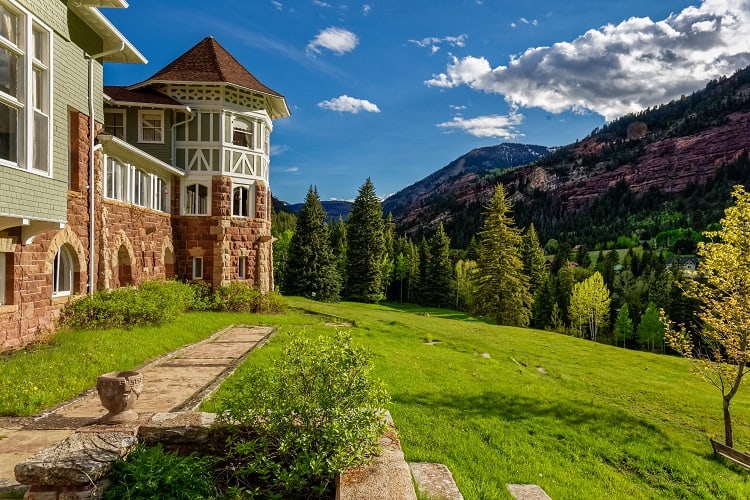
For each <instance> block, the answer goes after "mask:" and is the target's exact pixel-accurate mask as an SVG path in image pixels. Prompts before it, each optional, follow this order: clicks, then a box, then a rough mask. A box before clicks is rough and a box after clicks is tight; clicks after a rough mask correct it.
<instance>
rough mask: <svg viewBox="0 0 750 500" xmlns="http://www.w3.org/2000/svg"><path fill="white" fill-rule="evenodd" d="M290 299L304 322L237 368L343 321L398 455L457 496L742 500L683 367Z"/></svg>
mask: <svg viewBox="0 0 750 500" xmlns="http://www.w3.org/2000/svg"><path fill="white" fill-rule="evenodd" d="M290 301H291V304H292V306H293V307H294V308H295V309H296V310H297V313H298V312H303V311H304V312H306V313H307V316H301V315H298V314H297V313H295V312H292V313H290V314H289V315H287V319H286V325H285V326H284V327H283V328H282V329H281V330H282V333H281V335H279V336H277V337H276V338H275V339H274V340H273V341H271V342H270V343H269V344H268V345H267V347H265V348H264V349H261V350H259V351H257V352H256V353H254V354H253V355H252V356H251V358H250V362H251V363H272V362H273V358H274V356H277V355H279V353H280V345H281V343H282V342H283V340H284V335H283V331H284V330H287V329H289V328H304V329H305V330H306V331H307V332H308V333H309V334H311V335H319V334H325V333H326V332H332V331H333V330H334V329H335V328H337V327H336V326H330V323H337V322H338V323H343V322H349V323H351V324H352V325H353V326H352V327H350V328H347V329H349V330H351V331H352V332H353V335H354V339H355V340H356V341H358V342H360V343H362V344H364V345H366V346H367V347H368V349H369V350H370V351H371V352H372V356H373V361H374V363H375V365H376V374H377V375H378V376H379V377H380V378H382V379H383V380H384V381H385V382H386V383H387V385H388V387H389V390H390V393H391V398H392V404H391V406H390V408H389V409H390V411H391V413H392V415H393V418H394V420H395V422H396V427H397V429H398V431H399V433H400V435H401V438H402V446H403V449H404V452H405V454H406V458H407V460H409V461H428V462H440V463H444V464H446V465H448V467H449V468H450V469H451V471H452V472H453V474H454V476H455V478H456V481H457V483H458V486H459V489H460V490H461V492H462V493H463V495H464V497H465V498H466V499H467V500H468V499H487V498H509V495H508V494H507V492H506V489H505V484H506V483H534V484H539V485H540V486H542V487H543V488H544V489H545V490H546V491H547V493H548V494H549V495H550V496H551V497H552V498H554V499H564V498H571V499H582V498H602V497H603V496H605V495H606V496H608V497H610V498H628V499H630V498H750V481H748V477H749V476H748V473H747V472H746V471H744V470H743V469H741V468H739V467H737V466H734V465H730V464H726V463H724V462H722V461H719V460H716V459H714V458H713V455H712V451H711V447H710V444H709V442H708V437H709V436H720V434H721V432H722V430H723V427H722V421H721V404H720V396H719V393H718V391H716V389H714V388H713V387H712V386H710V385H708V384H707V383H705V382H702V381H701V380H700V379H698V378H697V377H696V376H694V375H691V374H690V373H689V364H688V363H687V362H686V361H684V360H682V359H678V358H675V357H668V356H662V355H656V354H650V353H642V352H636V351H632V350H624V349H619V348H615V347H610V346H605V345H601V344H596V343H593V342H590V341H585V340H581V339H576V338H572V337H566V336H563V335H560V334H554V333H548V332H541V331H535V330H527V329H519V328H509V327H499V326H494V325H488V324H486V323H483V322H479V321H472V320H471V319H470V318H466V317H465V316H464V315H461V314H459V313H455V312H451V311H436V310H429V314H430V315H429V316H425V315H422V314H419V313H420V312H423V311H427V309H424V308H416V307H412V306H404V307H401V306H396V305H378V306H368V305H362V304H351V303H340V304H321V303H317V302H313V301H308V300H304V299H297V298H292V299H290ZM310 313H314V314H320V315H322V316H321V317H315V316H314V315H310ZM294 316H296V317H298V318H299V321H290V319H291V317H294ZM305 323H307V324H305ZM326 323H329V325H328V326H327V325H326ZM303 325H304V326H303ZM427 338H433V339H436V340H439V341H440V342H439V343H438V344H436V345H426V344H425V342H424V341H423V340H424V339H427ZM482 353H487V354H489V356H490V357H489V358H485V357H482V356H481V354H482ZM225 390H231V383H230V384H227V386H226V388H225ZM216 397H217V398H220V397H221V393H219V394H217V396H216ZM207 407H209V408H210V407H211V405H210V404H209V405H207ZM733 410H734V416H735V445H736V446H737V447H738V448H740V449H747V448H749V447H750V446H748V445H750V426H749V424H750V393H748V392H747V390H746V391H745V392H744V393H741V394H740V395H739V396H738V397H737V398H736V401H735V403H734V406H733Z"/></svg>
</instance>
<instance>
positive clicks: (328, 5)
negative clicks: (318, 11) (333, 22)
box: [313, 0, 331, 8]
mask: <svg viewBox="0 0 750 500" xmlns="http://www.w3.org/2000/svg"><path fill="white" fill-rule="evenodd" d="M313 5H317V6H318V7H328V8H330V7H331V4H330V3H328V2H321V1H320V0H313Z"/></svg>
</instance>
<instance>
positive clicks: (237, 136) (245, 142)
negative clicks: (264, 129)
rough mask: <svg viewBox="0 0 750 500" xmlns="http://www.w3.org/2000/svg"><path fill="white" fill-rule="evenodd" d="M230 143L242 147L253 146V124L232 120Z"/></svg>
mask: <svg viewBox="0 0 750 500" xmlns="http://www.w3.org/2000/svg"><path fill="white" fill-rule="evenodd" d="M232 144H234V145H235V146H239V147H242V148H252V147H253V124H252V123H248V122H246V121H243V120H234V123H233V124H232Z"/></svg>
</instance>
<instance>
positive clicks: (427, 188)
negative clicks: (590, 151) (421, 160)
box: [383, 143, 553, 232]
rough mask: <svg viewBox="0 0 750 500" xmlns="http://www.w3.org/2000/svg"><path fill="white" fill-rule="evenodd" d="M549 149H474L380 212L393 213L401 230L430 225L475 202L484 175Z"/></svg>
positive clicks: (509, 145) (392, 198)
mask: <svg viewBox="0 0 750 500" xmlns="http://www.w3.org/2000/svg"><path fill="white" fill-rule="evenodd" d="M552 151H553V150H552V149H550V148H547V147H545V146H532V145H527V144H514V143H504V144H499V145H497V146H488V147H483V148H477V149H474V150H472V151H470V152H468V153H466V154H465V155H463V156H461V157H459V158H457V159H455V160H453V161H452V162H450V163H449V164H448V165H446V166H445V167H443V168H441V169H440V170H438V171H436V172H434V173H432V174H430V175H429V176H427V177H425V178H424V179H422V180H421V181H418V182H415V183H414V184H412V185H411V186H409V187H407V188H405V189H402V190H401V191H399V192H397V193H396V194H394V195H392V196H390V197H388V198H387V199H386V200H385V201H383V213H384V214H387V213H388V212H393V214H394V217H395V218H396V220H397V225H398V226H399V228H401V229H404V228H408V229H413V228H415V227H420V226H427V227H431V226H433V225H434V224H436V223H437V221H438V220H441V219H444V218H446V217H448V218H450V217H451V214H452V212H453V211H455V210H456V209H460V207H462V206H464V205H466V204H467V203H470V202H472V201H475V200H476V195H477V193H476V191H475V187H476V186H478V185H479V181H480V180H481V179H483V178H484V177H486V176H488V175H497V174H499V173H501V172H503V171H505V170H507V169H509V168H512V167H515V166H518V165H524V164H527V163H530V162H533V161H535V160H539V159H540V158H542V157H544V156H545V155H547V154H549V153H550V152H552ZM409 232H413V231H409Z"/></svg>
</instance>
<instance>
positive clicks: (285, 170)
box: [276, 167, 299, 174]
mask: <svg viewBox="0 0 750 500" xmlns="http://www.w3.org/2000/svg"><path fill="white" fill-rule="evenodd" d="M276 171H277V172H279V173H282V174H298V173H299V167H286V168H277V169H276Z"/></svg>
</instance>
